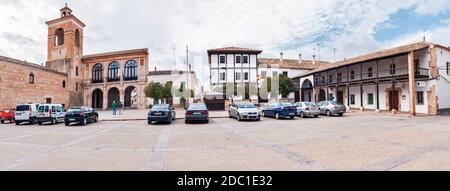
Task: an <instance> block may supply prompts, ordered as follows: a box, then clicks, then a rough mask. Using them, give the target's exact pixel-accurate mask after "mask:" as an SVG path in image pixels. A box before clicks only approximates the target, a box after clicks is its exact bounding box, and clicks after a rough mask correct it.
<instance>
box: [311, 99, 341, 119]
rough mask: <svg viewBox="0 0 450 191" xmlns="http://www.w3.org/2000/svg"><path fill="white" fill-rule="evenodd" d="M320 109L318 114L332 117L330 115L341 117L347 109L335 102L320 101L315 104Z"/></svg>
mask: <svg viewBox="0 0 450 191" xmlns="http://www.w3.org/2000/svg"><path fill="white" fill-rule="evenodd" d="M317 106H319V109H320V114H322V115H327V116H332V115H338V116H343V115H344V113H345V112H346V111H347V108H345V106H344V105H343V104H341V103H339V102H337V101H322V102H319V103H318V104H317Z"/></svg>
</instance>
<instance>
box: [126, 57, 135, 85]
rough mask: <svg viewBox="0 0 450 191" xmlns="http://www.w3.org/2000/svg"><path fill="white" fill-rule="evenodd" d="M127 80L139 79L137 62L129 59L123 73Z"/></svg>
mask: <svg viewBox="0 0 450 191" xmlns="http://www.w3.org/2000/svg"><path fill="white" fill-rule="evenodd" d="M123 77H124V79H125V80H137V62H136V61H134V60H129V61H127V63H126V64H125V71H124V74H123Z"/></svg>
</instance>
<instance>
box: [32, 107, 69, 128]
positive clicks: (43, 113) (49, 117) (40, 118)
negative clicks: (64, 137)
mask: <svg viewBox="0 0 450 191" xmlns="http://www.w3.org/2000/svg"><path fill="white" fill-rule="evenodd" d="M65 115H66V112H65V111H64V106H63V105H61V104H41V105H39V107H38V112H37V123H38V124H39V125H42V124H43V123H47V122H50V124H52V125H53V124H57V123H59V122H64V116H65Z"/></svg>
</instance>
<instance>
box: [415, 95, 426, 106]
mask: <svg viewBox="0 0 450 191" xmlns="http://www.w3.org/2000/svg"><path fill="white" fill-rule="evenodd" d="M416 94H417V95H416V101H417V104H418V105H423V104H424V103H425V102H424V99H423V92H416Z"/></svg>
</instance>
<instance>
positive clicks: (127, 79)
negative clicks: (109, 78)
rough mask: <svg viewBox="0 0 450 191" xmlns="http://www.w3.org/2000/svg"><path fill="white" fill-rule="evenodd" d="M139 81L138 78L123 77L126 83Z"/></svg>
mask: <svg viewBox="0 0 450 191" xmlns="http://www.w3.org/2000/svg"><path fill="white" fill-rule="evenodd" d="M137 79H138V77H137V76H134V77H123V80H124V81H134V80H137Z"/></svg>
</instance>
